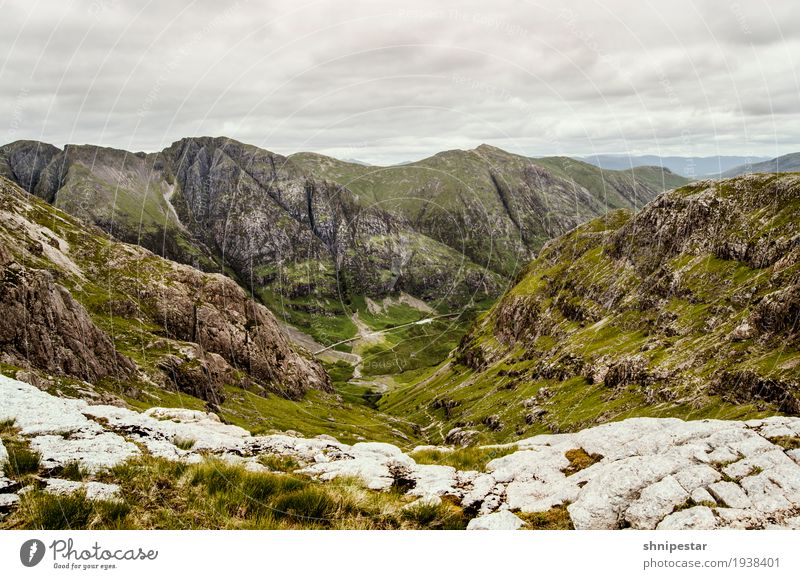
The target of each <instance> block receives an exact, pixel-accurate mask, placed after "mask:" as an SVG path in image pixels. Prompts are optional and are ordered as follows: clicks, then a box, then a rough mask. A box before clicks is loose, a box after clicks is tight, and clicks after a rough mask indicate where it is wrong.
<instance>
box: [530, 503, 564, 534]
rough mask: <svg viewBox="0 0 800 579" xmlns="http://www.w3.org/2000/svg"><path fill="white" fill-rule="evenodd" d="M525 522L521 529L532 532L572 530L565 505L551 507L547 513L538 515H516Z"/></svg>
mask: <svg viewBox="0 0 800 579" xmlns="http://www.w3.org/2000/svg"><path fill="white" fill-rule="evenodd" d="M517 516H518V517H519V518H520V519H522V520H523V521H525V526H524V527H523V529H525V530H532V531H558V530H561V531H563V530H572V529H574V528H575V527H573V525H572V518H571V517H570V516H569V511H568V510H567V505H559V506H557V507H553V508H552V509H550V510H549V511H543V512H540V513H517Z"/></svg>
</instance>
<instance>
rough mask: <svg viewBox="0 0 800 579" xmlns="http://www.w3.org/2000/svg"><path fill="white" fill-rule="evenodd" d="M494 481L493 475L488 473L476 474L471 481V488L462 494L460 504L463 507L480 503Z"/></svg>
mask: <svg viewBox="0 0 800 579" xmlns="http://www.w3.org/2000/svg"><path fill="white" fill-rule="evenodd" d="M495 482H496V481H495V480H494V477H493V476H492V475H490V474H480V475H478V476H476V477H475V478H474V479H473V481H472V488H471V489H470V490H469V491H468V492H467V493H466V494H465V495H464V498H463V499H462V500H461V504H462V505H464V506H465V507H471V506H473V505H476V504H479V503H482V502H483V499H485V498H486V495H488V494H489V493H490V492H491V491H492V488H494V485H495Z"/></svg>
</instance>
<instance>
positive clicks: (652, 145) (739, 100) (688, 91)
mask: <svg viewBox="0 0 800 579" xmlns="http://www.w3.org/2000/svg"><path fill="white" fill-rule="evenodd" d="M226 4H227V7H225V5H226ZM0 12H1V13H2V14H3V20H4V22H3V34H2V36H0V55H3V56H2V57H0V118H2V119H3V121H2V122H3V124H4V126H3V127H2V128H0V139H1V140H2V142H8V141H13V140H17V139H39V140H44V141H48V142H52V143H54V144H56V145H59V146H62V145H64V144H65V143H94V144H102V145H109V146H114V147H120V148H125V149H129V150H147V151H151V150H157V149H161V148H163V147H164V146H166V145H168V144H169V143H171V142H173V141H175V140H177V139H179V138H181V137H184V136H196V135H225V136H229V137H234V138H237V139H239V140H242V141H245V142H248V143H253V144H256V145H259V146H262V147H264V148H267V149H270V150H273V151H277V152H280V153H284V154H286V153H291V152H295V151H304V150H313V151H319V152H323V153H326V154H330V155H334V156H338V157H340V158H356V159H362V160H365V161H369V162H374V163H391V162H401V161H407V160H413V159H418V158H421V157H424V156H427V155H429V154H432V153H434V152H437V151H441V150H445V149H453V148H472V147H475V146H477V145H479V144H480V143H484V142H485V143H490V144H493V145H496V146H499V147H502V148H505V149H508V150H511V151H514V152H519V153H524V154H529V155H552V154H592V153H611V152H623V151H625V152H633V153H653V154H662V155H664V154H676V155H715V154H750V155H765V156H774V155H778V154H783V153H787V152H791V151H796V150H800V143H798V136H800V115H798V114H797V113H798V112H800V80H799V79H798V74H797V69H798V65H800V10H797V8H796V0H783V1H780V0H773V1H766V0H747V1H744V0H740V1H738V2H737V1H736V0H733V2H718V1H716V0H708V1H703V0H694V1H682V0H670V1H669V2H666V1H664V0H639V1H633V0H629V1H626V2H621V1H620V2H617V1H609V0H603V1H602V2H601V1H593V0H586V1H572V0H560V1H558V2H552V1H549V2H545V1H531V0H493V1H492V2H486V1H485V0H482V1H480V2H472V1H466V2H465V1H460V2H441V1H431V0H428V1H424V0H419V1H418V0H403V1H402V2H397V1H396V0H395V1H392V2H385V1H382V0H381V1H375V0H371V1H354V0H320V1H310V2H309V1H306V0H294V1H292V2H288V1H274V0H238V1H235V0H234V1H233V2H230V3H227V2H220V1H218V0H216V1H205V0H202V1H194V2H191V1H188V2H187V1H184V2H171V1H165V0H151V1H149V2H147V1H144V2H123V1H122V0H83V1H69V0H45V1H39V2H37V1H36V0H25V1H23V0H17V1H15V0H11V1H5V2H2V1H0Z"/></svg>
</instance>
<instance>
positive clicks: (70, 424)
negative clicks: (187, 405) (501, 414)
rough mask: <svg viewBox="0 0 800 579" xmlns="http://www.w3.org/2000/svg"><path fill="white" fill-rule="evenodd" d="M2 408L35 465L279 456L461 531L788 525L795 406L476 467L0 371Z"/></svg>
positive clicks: (530, 442) (548, 438)
mask: <svg viewBox="0 0 800 579" xmlns="http://www.w3.org/2000/svg"><path fill="white" fill-rule="evenodd" d="M10 418H14V419H15V421H16V427H17V428H19V431H20V434H21V435H22V436H23V437H24V438H26V439H27V440H29V442H30V445H31V447H32V448H34V449H36V450H37V451H39V452H40V453H41V456H42V463H43V467H44V469H45V471H57V469H58V467H60V466H64V465H65V464H67V463H70V462H75V461H77V462H78V463H79V464H80V466H81V467H83V468H84V469H86V470H88V471H89V472H92V473H98V472H100V471H102V470H104V469H107V468H110V467H113V466H115V465H118V464H121V463H123V462H125V461H126V460H128V459H130V458H133V457H136V456H141V455H142V454H143V453H146V454H151V455H154V456H158V457H163V458H166V459H169V460H176V461H178V460H180V461H186V462H200V461H203V460H205V459H206V457H207V456H216V457H219V458H221V459H223V460H226V461H231V462H237V463H242V464H243V465H244V466H246V467H247V468H249V469H251V470H266V467H264V466H263V465H262V464H261V463H260V462H259V461H258V458H259V457H260V456H262V455H265V454H267V455H281V456H289V457H292V458H293V459H295V460H296V461H297V462H298V463H299V464H300V472H301V473H304V474H308V475H310V476H312V477H315V478H317V479H319V480H322V481H325V480H331V479H334V478H337V477H343V476H356V477H359V478H361V479H362V480H363V481H364V484H365V485H366V486H367V487H368V488H370V489H373V490H375V491H384V490H388V489H390V488H400V489H404V490H406V492H407V493H408V494H409V495H412V496H416V497H420V499H419V500H420V501H421V502H426V503H432V502H436V500H437V498H441V497H448V496H449V497H452V498H453V500H457V501H458V502H460V503H461V505H462V506H463V507H464V508H465V509H466V510H467V511H468V512H473V513H475V518H474V519H473V521H471V522H470V525H469V528H470V529H515V528H520V527H522V526H523V524H524V520H523V518H524V517H520V516H518V514H521V513H546V512H548V511H550V510H551V509H555V508H558V509H563V508H566V510H567V512H568V514H569V518H570V519H571V522H572V525H573V526H574V527H575V528H576V529H619V528H636V529H717V528H748V529H762V528H800V450H798V449H796V448H794V449H793V448H792V446H795V444H794V441H797V440H798V438H800V418H791V417H772V418H767V419H763V420H751V421H747V422H740V421H723V420H702V421H691V422H685V421H682V420H678V419H674V418H636V419H629V420H625V421H622V422H615V423H611V424H606V425H603V426H599V427H595V428H590V429H587V430H583V431H580V432H577V433H573V434H557V435H541V436H535V437H533V438H528V439H524V440H521V441H519V442H518V443H517V444H516V448H517V450H515V451H513V452H511V453H510V454H508V455H506V456H503V457H501V458H497V459H495V460H492V461H491V462H489V463H488V465H487V468H486V472H477V471H458V470H456V469H455V468H453V467H450V466H444V465H424V464H417V463H416V462H415V461H414V459H413V458H411V457H410V456H409V455H408V454H406V453H404V452H402V451H401V450H400V449H399V448H397V447H396V446H393V445H391V444H385V443H380V442H359V443H356V444H354V445H347V444H343V443H340V442H338V441H336V440H334V439H333V438H331V437H329V436H318V437H316V438H299V437H295V436H288V435H283V434H275V435H268V436H251V435H250V434H249V433H248V432H247V431H245V430H244V429H242V428H239V427H237V426H232V425H228V424H223V423H222V422H220V420H219V418H218V417H217V416H216V415H214V414H209V413H205V412H199V411H194V410H186V409H166V408H152V409H150V410H148V411H146V412H144V413H139V412H135V411H132V410H128V409H125V408H120V407H116V406H104V405H89V404H87V403H86V402H85V401H82V400H74V399H62V398H57V397H54V396H51V395H49V394H47V393H45V392H42V391H40V390H38V389H37V388H35V387H34V386H31V385H29V384H26V383H23V382H19V381H16V380H12V379H9V378H6V377H3V376H0V421H2V420H7V419H10ZM778 443H780V444H778ZM2 453H3V451H2V450H0V454H2ZM92 484H93V483H91V482H90V483H88V484H87V483H72V482H70V481H58V480H55V479H52V478H51V479H49V480H48V481H47V485H46V486H47V488H49V489H50V491H51V492H68V491H70V490H74V489H76V488H77V487H76V486H75V485H83V487H82V488H84V490H85V491H86V492H87V493H89V492H91V493H92V494H93V496H96V497H103V498H107V499H108V498H113V497H114V496H115V495H116V493H117V491H118V489H115V488H114V487H113V485H110V486H109V485H100V486H98V485H94V486H91V485H92ZM9 488H13V487H9ZM10 492H11V491H8V492H4V491H3V489H2V488H0V494H5V495H8V496H6V498H5V499H4V500H3V501H0V502H2V503H3V504H6V503H8V504H7V506H6V508H12V507H13V505H14V504H16V499H15V498H13V497H11V496H10ZM15 496H16V495H15Z"/></svg>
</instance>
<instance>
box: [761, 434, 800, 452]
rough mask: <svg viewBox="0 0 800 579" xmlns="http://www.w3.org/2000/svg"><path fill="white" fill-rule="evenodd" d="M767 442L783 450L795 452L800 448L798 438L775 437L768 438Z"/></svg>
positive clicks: (799, 439) (799, 437) (799, 438)
mask: <svg viewBox="0 0 800 579" xmlns="http://www.w3.org/2000/svg"><path fill="white" fill-rule="evenodd" d="M769 441H770V442H771V443H772V444H777V445H778V446H780V447H783V448H785V449H786V450H795V449H797V448H800V436H776V437H775V438H770V439H769Z"/></svg>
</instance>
